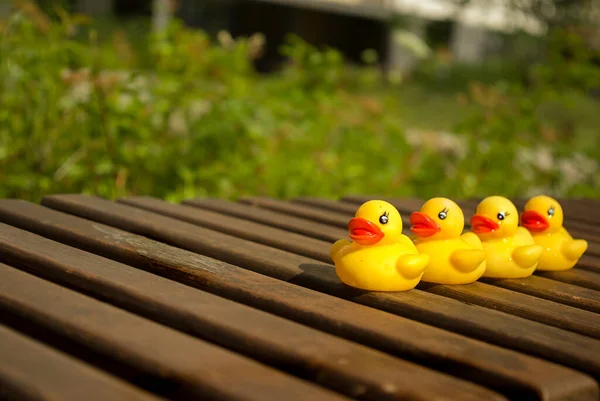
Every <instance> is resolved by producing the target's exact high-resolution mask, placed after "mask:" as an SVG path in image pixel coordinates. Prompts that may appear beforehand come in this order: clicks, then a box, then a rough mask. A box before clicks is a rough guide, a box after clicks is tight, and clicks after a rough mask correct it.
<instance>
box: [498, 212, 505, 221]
mask: <svg viewBox="0 0 600 401" xmlns="http://www.w3.org/2000/svg"><path fill="white" fill-rule="evenodd" d="M496 217H498V220H504V218H505V217H506V215H505V214H504V212H500V213H498V216H496Z"/></svg>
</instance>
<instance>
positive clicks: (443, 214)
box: [438, 209, 448, 220]
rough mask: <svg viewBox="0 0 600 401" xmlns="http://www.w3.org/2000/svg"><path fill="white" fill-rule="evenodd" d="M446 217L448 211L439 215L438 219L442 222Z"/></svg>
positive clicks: (443, 211)
mask: <svg viewBox="0 0 600 401" xmlns="http://www.w3.org/2000/svg"><path fill="white" fill-rule="evenodd" d="M446 217H448V211H447V210H446V209H444V210H442V211H441V212H439V213H438V218H439V219H440V220H446Z"/></svg>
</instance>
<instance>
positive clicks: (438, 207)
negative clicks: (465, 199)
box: [410, 198, 465, 240]
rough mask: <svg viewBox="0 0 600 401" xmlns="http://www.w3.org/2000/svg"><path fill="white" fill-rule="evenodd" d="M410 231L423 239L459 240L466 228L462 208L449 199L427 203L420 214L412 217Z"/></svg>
mask: <svg viewBox="0 0 600 401" xmlns="http://www.w3.org/2000/svg"><path fill="white" fill-rule="evenodd" d="M410 224H411V227H410V231H412V232H413V233H414V234H415V235H417V236H418V237H420V238H421V239H424V238H427V239H428V240H445V239H451V238H458V237H459V236H460V234H461V233H462V231H463V228H464V227H465V216H464V215H463V212H462V210H461V209H460V207H459V206H458V205H457V204H456V203H454V202H453V201H451V200H450V199H447V198H433V199H430V200H428V201H427V202H425V204H424V205H423V207H421V210H420V211H419V212H414V213H413V214H411V215H410Z"/></svg>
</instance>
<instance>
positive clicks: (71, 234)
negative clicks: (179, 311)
mask: <svg viewBox="0 0 600 401" xmlns="http://www.w3.org/2000/svg"><path fill="white" fill-rule="evenodd" d="M129 209H130V208H126V210H128V211H129ZM130 212H131V213H133V214H137V213H136V212H135V210H134V211H130ZM0 219H2V220H3V221H5V222H7V223H9V224H11V225H13V226H16V227H20V228H23V229H26V230H29V231H32V232H35V233H37V234H40V235H43V236H45V237H47V238H51V239H54V240H56V241H61V242H63V243H67V244H69V245H71V246H74V247H77V248H80V249H85V250H87V251H90V252H94V253H96V254H99V255H103V256H105V257H109V258H112V259H114V260H118V261H120V262H123V263H126V264H129V265H132V266H136V267H138V268H140V269H144V270H147V271H150V272H153V273H155V274H158V275H162V276H166V277H169V278H172V279H174V280H177V281H179V282H182V283H185V284H187V285H190V286H194V287H197V288H200V289H202V290H205V291H208V292H212V293H214V294H218V295H220V296H223V297H226V298H229V299H233V300H235V301H237V302H241V303H244V304H248V305H251V306H253V307H256V308H260V309H263V310H266V311H268V312H270V313H273V314H276V315H280V316H284V317H287V318H289V319H291V320H294V321H297V322H300V323H303V324H307V325H310V326H314V327H316V328H318V329H320V330H324V331H327V332H330V333H332V334H335V335H338V336H342V337H345V338H348V339H350V340H353V341H356V342H359V343H362V344H365V345H368V346H371V347H373V348H377V349H380V350H382V351H385V352H388V353H391V354H394V355H399V356H401V357H403V358H406V359H409V360H412V361H415V362H418V363H421V364H423V365H426V366H430V367H435V368H436V369H438V370H442V371H444V372H448V373H451V374H453V375H455V376H459V377H464V378H467V379H469V380H471V381H475V382H477V383H482V384H485V385H487V386H490V387H492V388H494V389H496V390H498V391H501V392H502V393H504V394H519V395H520V396H521V398H520V399H536V398H537V399H541V400H568V399H572V398H577V399H581V400H587V399H590V400H591V399H594V400H595V399H596V398H597V396H598V393H597V388H596V385H595V384H594V382H592V381H590V380H589V379H588V378H587V376H583V375H581V374H579V373H576V372H574V371H572V370H570V369H566V368H563V367H560V366H557V365H555V364H551V363H548V362H543V361H541V360H539V359H537V358H532V357H528V356H526V355H523V354H519V353H516V352H514V351H510V350H507V349H503V348H500V347H497V346H494V345H490V344H487V343H484V342H481V341H477V340H473V339H469V338H467V337H463V336H460V335H457V334H454V333H451V332H449V331H445V330H440V329H438V328H436V327H432V326H427V325H425V324H422V323H419V322H416V321H412V320H408V319H405V318H402V317H400V316H395V315H393V314H390V313H386V312H382V311H380V310H377V309H373V308H368V307H366V306H362V305H360V304H356V303H352V302H348V301H344V300H342V299H338V298H335V297H331V296H329V295H326V294H322V293H319V292H315V291H312V290H309V289H306V288H303V287H300V286H297V285H293V284H289V283H286V282H282V281H278V280H276V279H273V278H270V277H266V276H263V275H261V274H257V273H254V272H252V271H249V270H245V269H242V268H239V267H236V266H233V265H228V264H226V263H223V262H219V261H216V260H213V259H210V258H207V257H204V256H201V255H198V254H195V253H192V252H188V251H184V250H181V249H177V248H174V247H171V246H168V245H165V244H162V243H158V242H155V241H152V240H150V239H147V238H144V237H140V236H138V235H134V234H130V233H127V232H125V231H121V230H118V229H115V228H111V227H107V226H104V225H102V224H99V223H96V222H93V221H90V220H85V219H82V218H79V217H75V216H71V215H68V214H65V213H61V212H57V211H54V210H51V209H48V208H45V207H42V206H39V205H35V204H32V203H28V202H24V201H11V200H4V201H2V200H0ZM171 226H173V224H171V222H170V223H169V225H168V226H166V227H171ZM215 234H217V235H216V238H215V237H214V236H212V235H211V231H209V230H206V231H202V234H200V235H201V236H202V237H204V238H213V239H215V240H216V241H217V242H218V241H219V240H220V238H218V237H219V235H218V233H215ZM196 235H198V231H197V230H195V232H192V233H187V232H186V231H184V232H181V234H179V235H178V237H179V238H183V237H190V236H196ZM517 340H518V338H517Z"/></svg>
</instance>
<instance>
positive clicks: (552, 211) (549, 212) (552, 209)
mask: <svg viewBox="0 0 600 401" xmlns="http://www.w3.org/2000/svg"><path fill="white" fill-rule="evenodd" d="M548 216H549V217H550V218H552V216H554V208H553V207H550V209H548Z"/></svg>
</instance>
